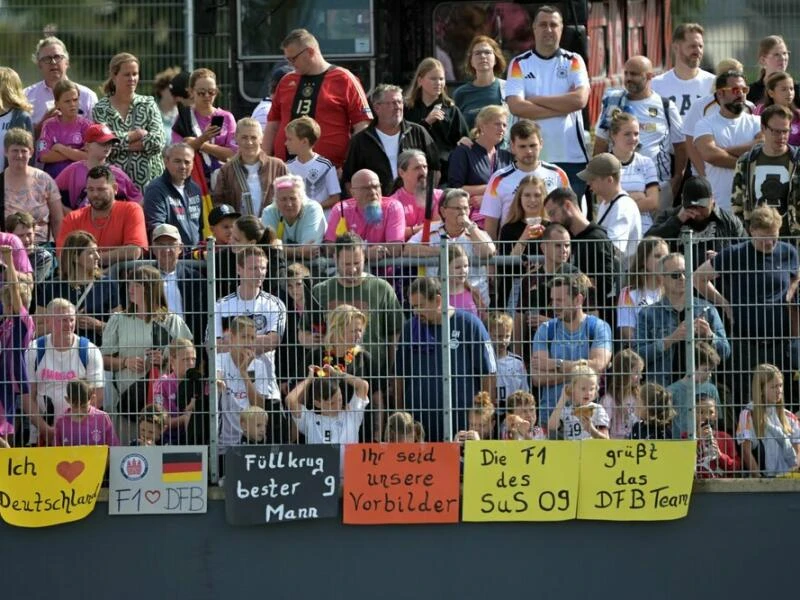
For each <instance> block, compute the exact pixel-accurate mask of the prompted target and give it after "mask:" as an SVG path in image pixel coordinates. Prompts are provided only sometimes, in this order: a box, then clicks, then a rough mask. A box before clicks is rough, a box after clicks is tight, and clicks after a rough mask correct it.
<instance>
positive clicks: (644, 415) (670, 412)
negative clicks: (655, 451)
mask: <svg viewBox="0 0 800 600" xmlns="http://www.w3.org/2000/svg"><path fill="white" fill-rule="evenodd" d="M638 414H639V421H637V422H636V423H634V424H633V426H632V427H631V436H630V439H632V440H671V439H672V420H673V419H674V418H675V410H674V409H673V408H672V394H670V393H669V392H668V391H667V389H666V388H665V387H664V386H663V385H659V384H658V383H645V384H644V385H643V386H642V387H641V389H640V390H639V411H638Z"/></svg>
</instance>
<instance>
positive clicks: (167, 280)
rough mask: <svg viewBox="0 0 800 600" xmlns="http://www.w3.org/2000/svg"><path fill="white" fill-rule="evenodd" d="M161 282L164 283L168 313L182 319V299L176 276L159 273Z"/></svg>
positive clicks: (173, 273) (175, 274) (174, 273)
mask: <svg viewBox="0 0 800 600" xmlns="http://www.w3.org/2000/svg"><path fill="white" fill-rule="evenodd" d="M161 280H162V281H163V282H164V295H165V296H166V297H167V308H169V312H172V313H175V314H176V315H178V316H179V317H180V318H181V319H183V298H181V290H180V288H179V287H178V274H177V273H176V272H175V271H173V272H172V273H161Z"/></svg>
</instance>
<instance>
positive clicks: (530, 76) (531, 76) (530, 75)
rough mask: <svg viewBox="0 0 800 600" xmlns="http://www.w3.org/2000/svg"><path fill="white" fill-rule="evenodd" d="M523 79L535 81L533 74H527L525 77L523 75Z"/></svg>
mask: <svg viewBox="0 0 800 600" xmlns="http://www.w3.org/2000/svg"><path fill="white" fill-rule="evenodd" d="M525 79H536V75H534V74H533V73H528V74H527V75H525Z"/></svg>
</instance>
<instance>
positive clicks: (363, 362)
mask: <svg viewBox="0 0 800 600" xmlns="http://www.w3.org/2000/svg"><path fill="white" fill-rule="evenodd" d="M368 325H369V318H368V317H367V315H366V314H365V313H363V312H362V311H361V310H359V309H358V308H356V307H355V306H352V305H350V304H340V305H339V306H337V307H336V308H334V309H333V310H332V311H330V312H329V313H328V316H327V319H326V321H325V333H324V336H323V341H322V346H318V347H315V348H314V349H312V350H310V351H309V352H308V353H307V354H306V361H305V363H306V365H316V366H318V367H320V368H321V369H324V368H325V365H329V366H330V367H331V368H332V369H333V370H335V371H338V372H340V373H346V374H349V375H353V376H354V377H357V378H359V379H363V380H365V381H367V383H369V390H370V394H369V397H370V404H369V407H368V408H367V409H366V417H365V418H366V420H365V427H364V428H362V432H361V435H362V437H363V438H364V440H365V441H374V442H378V441H380V440H381V439H383V420H384V414H383V412H382V411H383V404H384V402H383V391H382V386H381V385H380V381H379V373H378V365H377V361H375V360H373V358H372V355H371V354H370V352H369V351H368V350H365V349H364V348H363V346H362V345H361V341H362V340H363V339H364V334H365V332H366V330H367V326H368ZM320 373H324V371H320V372H319V373H317V375H318V376H320ZM302 376H303V374H302V373H298V374H297V377H298V378H301V377H302ZM338 381H339V385H340V387H341V391H342V395H343V396H342V397H343V398H349V397H350V396H352V394H353V391H354V390H352V389H350V390H348V389H347V386H348V385H349V384H347V383H346V382H345V381H344V380H342V379H341V378H340V379H339V380H338Z"/></svg>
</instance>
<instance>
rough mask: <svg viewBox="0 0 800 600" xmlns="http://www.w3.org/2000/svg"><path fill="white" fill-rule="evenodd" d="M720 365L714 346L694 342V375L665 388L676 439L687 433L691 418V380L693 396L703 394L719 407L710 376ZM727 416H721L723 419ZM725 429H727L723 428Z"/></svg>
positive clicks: (716, 390) (730, 422) (715, 388)
mask: <svg viewBox="0 0 800 600" xmlns="http://www.w3.org/2000/svg"><path fill="white" fill-rule="evenodd" d="M719 363H720V358H719V353H718V352H717V351H716V349H715V348H714V346H712V345H711V344H710V343H708V342H706V341H698V342H695V345H694V373H693V374H691V375H686V376H685V377H683V378H681V379H679V380H678V381H676V382H674V383H671V384H669V385H668V386H667V391H668V392H669V393H670V394H672V406H673V408H675V412H676V415H675V419H674V420H673V422H672V433H673V434H674V435H675V437H677V438H682V437H684V436H685V435H686V433H687V432H688V431H689V428H690V426H691V423H692V421H691V416H690V414H689V409H690V408H691V407H692V402H693V401H694V398H693V397H692V393H693V392H692V379H694V394H695V396H699V395H700V394H703V395H705V396H709V397H711V398H713V399H714V401H715V402H716V403H717V406H720V396H719V390H718V389H717V386H716V385H714V382H713V379H712V375H713V373H714V371H715V370H716V368H717V366H718V365H719ZM725 416H727V415H723V420H725V419H724V417H725ZM729 419H730V420H729V421H728V423H729V426H730V430H731V431H733V424H732V421H733V417H732V415H731V416H730V417H729ZM723 429H727V427H723Z"/></svg>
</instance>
